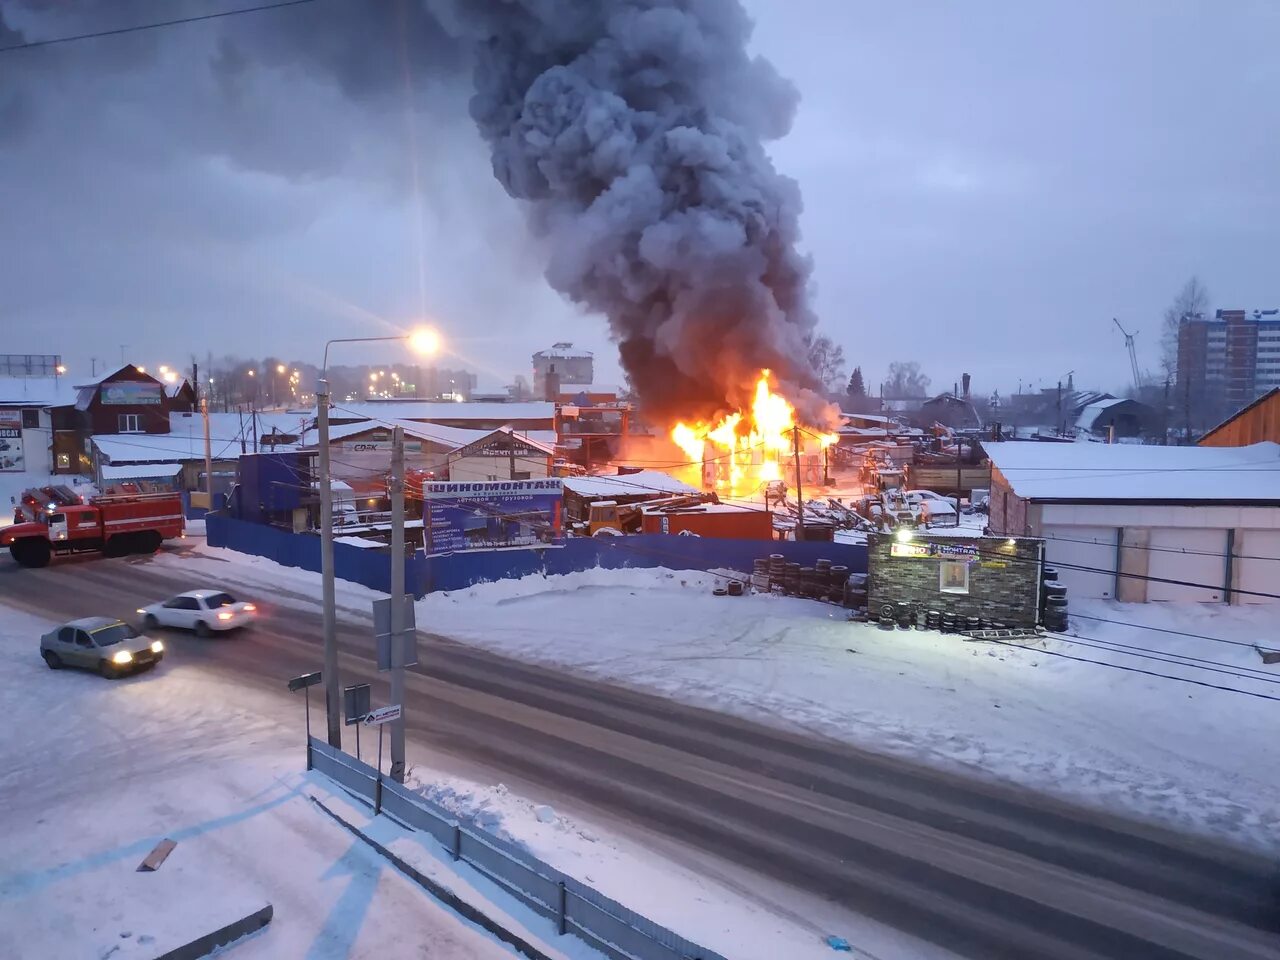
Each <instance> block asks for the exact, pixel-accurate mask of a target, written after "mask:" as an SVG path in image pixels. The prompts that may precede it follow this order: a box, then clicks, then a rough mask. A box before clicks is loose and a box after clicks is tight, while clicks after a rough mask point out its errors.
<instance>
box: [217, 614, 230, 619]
mask: <svg viewBox="0 0 1280 960" xmlns="http://www.w3.org/2000/svg"><path fill="white" fill-rule="evenodd" d="M231 616H232V615H231V614H229V613H220V614H218V619H219V620H230V619H231Z"/></svg>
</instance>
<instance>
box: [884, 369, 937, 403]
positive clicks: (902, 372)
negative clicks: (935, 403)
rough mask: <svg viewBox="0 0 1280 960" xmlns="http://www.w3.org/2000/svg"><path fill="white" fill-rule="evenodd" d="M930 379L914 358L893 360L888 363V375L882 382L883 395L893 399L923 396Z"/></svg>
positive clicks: (927, 388)
mask: <svg viewBox="0 0 1280 960" xmlns="http://www.w3.org/2000/svg"><path fill="white" fill-rule="evenodd" d="M930 383H931V381H930V380H929V378H928V377H926V376H925V375H924V374H923V373H922V372H921V370H920V364H918V363H917V362H916V361H914V360H895V361H894V362H893V363H891V364H889V376H888V377H887V378H886V379H885V382H884V395H885V396H886V397H892V398H894V399H902V398H906V397H923V396H925V395H926V394H927V392H928V390H929V384H930Z"/></svg>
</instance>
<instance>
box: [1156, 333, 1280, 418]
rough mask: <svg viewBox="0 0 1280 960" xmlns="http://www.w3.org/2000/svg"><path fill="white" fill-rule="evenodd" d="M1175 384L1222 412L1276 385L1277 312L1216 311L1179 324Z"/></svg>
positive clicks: (1279, 358) (1279, 381) (1279, 372)
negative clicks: (1209, 316) (1205, 317)
mask: <svg viewBox="0 0 1280 960" xmlns="http://www.w3.org/2000/svg"><path fill="white" fill-rule="evenodd" d="M1177 385H1178V390H1179V392H1180V394H1183V393H1185V394H1189V395H1195V396H1197V397H1202V398H1204V401H1205V402H1206V403H1207V404H1209V405H1210V406H1212V405H1215V404H1220V405H1223V406H1224V407H1225V409H1227V410H1235V409H1238V408H1239V407H1242V406H1244V405H1245V404H1247V403H1251V402H1252V401H1253V400H1254V399H1256V398H1257V397H1259V396H1261V395H1262V394H1264V393H1266V392H1267V391H1268V390H1270V389H1272V388H1273V387H1280V310H1252V311H1248V310H1219V311H1218V312H1217V313H1216V314H1215V315H1214V317H1213V319H1212V320H1206V319H1204V318H1201V317H1196V318H1194V319H1191V320H1187V321H1186V322H1184V323H1183V324H1182V326H1181V328H1180V329H1179V331H1178V381H1177Z"/></svg>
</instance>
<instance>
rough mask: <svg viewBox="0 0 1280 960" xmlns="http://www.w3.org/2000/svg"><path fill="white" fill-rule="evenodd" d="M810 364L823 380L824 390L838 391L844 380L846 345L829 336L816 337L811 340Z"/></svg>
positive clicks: (829, 391)
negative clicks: (843, 345)
mask: <svg viewBox="0 0 1280 960" xmlns="http://www.w3.org/2000/svg"><path fill="white" fill-rule="evenodd" d="M809 366H811V367H813V371H814V373H816V374H817V375H818V379H819V380H821V381H822V388H823V389H824V390H826V391H827V392H828V393H834V392H836V391H837V390H839V389H840V385H841V384H842V383H843V382H844V347H842V346H840V345H839V344H837V343H835V342H834V341H832V339H831V338H830V337H828V336H819V337H814V338H813V339H812V340H811V341H810V342H809Z"/></svg>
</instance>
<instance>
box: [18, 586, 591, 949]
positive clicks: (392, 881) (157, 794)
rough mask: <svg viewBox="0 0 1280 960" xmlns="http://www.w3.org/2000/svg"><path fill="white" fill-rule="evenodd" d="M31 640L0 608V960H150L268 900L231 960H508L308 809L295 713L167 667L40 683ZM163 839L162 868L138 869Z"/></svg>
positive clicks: (309, 781)
mask: <svg viewBox="0 0 1280 960" xmlns="http://www.w3.org/2000/svg"><path fill="white" fill-rule="evenodd" d="M46 628H47V625H46V624H44V623H42V622H41V621H38V620H35V619H33V618H30V617H27V616H25V615H22V614H17V613H14V612H13V611H10V610H5V609H3V608H0V666H2V667H3V670H2V671H0V701H2V702H3V703H4V704H5V707H6V709H7V710H9V711H12V712H11V714H10V716H11V718H14V719H15V721H16V720H17V718H24V719H23V720H22V722H23V723H24V724H27V726H26V729H25V733H26V734H27V736H8V737H6V738H4V740H3V741H2V742H0V802H3V805H4V810H5V816H4V823H5V827H4V831H3V834H2V835H0V864H2V865H0V956H3V957H14V958H17V957H32V958H35V957H41V958H43V957H49V958H53V957H96V958H105V957H112V958H117V960H126V958H150V957H155V956H157V955H159V954H162V953H165V952H167V951H168V950H171V949H173V948H175V947H178V946H181V945H182V944H184V943H186V942H188V941H190V940H193V939H195V938H196V937H199V936H202V935H204V934H206V933H209V932H212V931H213V930H215V929H218V928H219V927H222V926H224V925H226V924H228V923H230V922H232V921H235V920H238V919H239V918H240V917H243V916H245V915H247V914H249V913H251V912H253V911H254V910H257V909H259V908H260V907H262V906H264V905H265V904H267V903H271V904H273V906H274V909H275V918H274V920H273V921H272V922H271V924H269V925H268V926H267V927H266V928H265V929H264V930H263V931H261V932H259V933H258V934H255V935H253V936H252V937H250V938H248V939H246V940H245V941H244V942H242V943H241V944H239V945H238V946H237V948H236V951H235V956H236V957H243V958H248V960H252V958H276V957H307V958H313V960H321V958H326V960H327V958H332V960H339V958H347V957H355V956H384V957H396V956H403V955H404V953H403V952H402V947H403V938H404V929H405V924H406V923H412V925H413V929H414V933H415V937H416V938H417V939H419V940H420V941H422V942H423V943H426V944H430V945H431V951H432V953H433V954H434V955H440V956H448V957H464V958H474V960H498V958H506V957H512V956H514V953H513V952H512V951H511V950H510V949H509V948H508V947H506V946H505V945H503V944H501V943H500V942H498V941H497V940H496V939H495V938H494V937H492V935H490V934H489V933H487V932H486V931H484V930H482V929H480V928H479V927H476V926H474V925H472V924H470V923H468V922H466V921H463V920H462V919H460V918H459V917H458V916H457V915H456V914H454V913H453V912H452V911H450V910H448V909H446V908H445V907H443V906H442V905H440V904H439V903H437V902H436V901H435V900H433V899H431V898H430V897H428V896H427V895H426V894H425V893H424V892H423V891H422V890H421V889H420V888H418V887H417V886H416V885H414V884H413V883H411V882H410V881H409V880H407V879H406V878H405V877H403V876H402V875H401V874H399V873H398V872H397V871H396V870H395V869H394V868H392V867H391V866H390V865H389V864H388V863H386V862H385V861H384V860H382V859H381V858H380V857H379V856H377V855H376V854H375V853H373V852H372V851H371V850H370V849H369V848H368V847H367V845H366V844H364V843H363V842H362V841H358V840H356V839H355V838H353V837H352V836H351V835H350V834H349V833H347V832H346V831H344V830H343V829H342V828H341V827H339V826H338V825H337V824H335V823H333V822H332V821H331V820H329V819H328V818H327V817H325V816H324V814H323V813H322V812H320V811H319V810H318V809H316V808H315V806H314V805H313V804H312V803H311V802H310V800H309V799H308V797H309V796H312V795H315V796H320V797H323V798H327V799H328V801H329V802H340V800H335V797H334V796H333V794H334V793H335V792H336V791H334V790H333V789H332V788H331V787H330V786H328V785H327V784H326V782H325V781H324V780H323V779H322V778H318V777H314V776H312V777H308V776H307V775H306V774H305V773H304V772H303V769H302V767H303V764H302V759H303V753H302V750H301V742H300V730H299V717H298V716H297V715H296V712H297V705H296V704H287V703H286V706H292V707H293V708H294V709H291V710H288V711H283V712H287V713H290V714H294V715H293V716H289V717H287V718H286V717H284V716H282V711H281V709H280V707H279V706H277V705H275V704H274V702H273V701H272V700H271V699H270V698H264V697H263V696H262V695H260V694H254V693H252V692H250V691H247V690H245V689H243V688H237V687H234V686H232V685H230V684H226V683H223V682H220V681H216V680H211V679H209V677H208V676H207V675H205V674H202V673H201V672H200V671H199V670H198V669H197V668H194V667H190V666H182V665H179V664H174V663H171V662H165V663H162V664H161V665H160V666H159V667H158V668H157V669H155V670H153V671H151V672H149V673H147V674H143V675H140V676H137V677H133V678H130V679H128V680H123V681H117V682H110V681H105V680H103V679H102V678H100V677H98V676H96V675H93V674H89V673H77V672H73V671H59V672H53V671H50V670H48V669H47V668H46V667H45V666H44V664H43V663H42V662H41V661H40V660H39V659H38V657H37V656H36V639H35V638H38V636H39V633H40V632H41V631H42V630H43V629H46ZM17 729H18V728H15V727H14V726H13V725H12V724H11V725H10V733H11V734H13V733H15V732H17ZM165 837H168V838H171V839H173V840H176V841H177V847H176V848H175V849H174V851H173V852H172V853H171V854H170V856H169V858H168V859H167V860H166V861H165V862H164V864H163V865H162V866H161V867H160V869H159V870H158V871H156V872H154V873H140V872H138V871H137V866H138V864H139V862H140V861H141V860H142V858H143V857H144V856H146V854H147V853H148V852H149V851H150V850H151V849H152V847H153V846H154V845H155V844H156V843H157V842H158V841H159V840H161V839H162V838H165ZM529 918H530V919H533V918H532V916H531V915H529ZM516 922H519V918H517V921H516ZM549 951H550V955H551V956H554V957H561V956H563V957H566V958H569V957H585V956H594V954H589V953H587V952H584V951H571V952H567V953H566V952H561V951H560V950H558V949H557V948H556V947H555V946H550V947H549Z"/></svg>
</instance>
